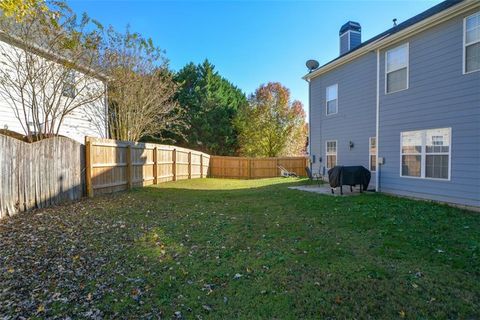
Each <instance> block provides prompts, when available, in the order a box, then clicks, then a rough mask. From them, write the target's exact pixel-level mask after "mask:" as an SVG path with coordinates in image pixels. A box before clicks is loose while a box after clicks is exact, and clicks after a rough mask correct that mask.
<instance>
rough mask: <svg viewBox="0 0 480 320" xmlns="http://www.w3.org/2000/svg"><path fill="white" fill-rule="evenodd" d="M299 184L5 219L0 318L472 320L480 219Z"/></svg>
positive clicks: (231, 186)
mask: <svg viewBox="0 0 480 320" xmlns="http://www.w3.org/2000/svg"><path fill="white" fill-rule="evenodd" d="M301 183H305V180H296V179H265V180H250V181H239V180H219V179H202V180H200V179H199V180H189V181H179V182H175V183H166V184H161V185H158V186H155V187H147V188H143V189H137V190H134V191H132V192H125V193H120V194H116V195H110V196H104V197H99V198H96V199H86V200H83V201H80V202H78V203H74V204H70V205H66V206H59V207H56V208H50V209H45V210H39V211H36V212H35V213H27V214H19V215H17V216H16V217H14V218H10V219H6V220H3V221H1V222H0V315H3V316H5V317H6V318H7V319H8V317H9V316H13V317H15V316H20V315H21V316H25V317H33V318H46V317H54V316H59V315H62V316H70V317H72V318H77V317H84V318H128V319H132V318H146V319H149V318H152V319H157V318H163V319H165V318H166V319H170V318H186V319H197V318H198V319H265V318H266V319H325V318H330V319H332V318H335V319H344V318H357V319H358V318H361V319H365V318H374V319H378V318H384V319H395V318H407V319H478V318H480V214H479V213H474V212H469V211H464V210H459V209H455V208H451V207H447V206H443V205H437V204H432V203H427V202H420V201H412V200H407V199H398V198H394V197H389V196H385V195H378V194H363V195H360V196H355V197H330V196H324V195H318V194H313V193H307V192H301V191H296V190H289V189H288V188H287V187H288V186H290V185H295V184H301ZM0 318H1V317H0Z"/></svg>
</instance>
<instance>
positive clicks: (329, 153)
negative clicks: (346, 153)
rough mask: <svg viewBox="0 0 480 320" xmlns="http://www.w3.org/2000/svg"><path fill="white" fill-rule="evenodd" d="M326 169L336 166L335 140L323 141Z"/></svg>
mask: <svg viewBox="0 0 480 320" xmlns="http://www.w3.org/2000/svg"><path fill="white" fill-rule="evenodd" d="M325 147H326V157H327V169H330V168H333V167H335V166H336V165H337V140H328V141H325Z"/></svg>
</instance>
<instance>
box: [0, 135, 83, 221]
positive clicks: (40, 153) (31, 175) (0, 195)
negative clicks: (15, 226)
mask: <svg viewBox="0 0 480 320" xmlns="http://www.w3.org/2000/svg"><path fill="white" fill-rule="evenodd" d="M83 165H84V146H83V145H82V144H80V143H78V142H76V141H74V140H71V139H68V138H64V137H54V138H49V139H45V140H41V141H38V142H34V143H25V142H23V141H20V140H17V139H14V138H11V137H8V136H5V135H2V134H0V218H3V217H5V216H11V215H13V214H15V213H17V212H20V211H27V210H30V209H34V208H43V207H47V206H50V205H53V204H59V203H61V202H64V201H66V200H76V199H80V198H81V197H82V195H83V190H84V186H83V174H82V170H83V168H84V166H83Z"/></svg>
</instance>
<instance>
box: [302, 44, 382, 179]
mask: <svg viewBox="0 0 480 320" xmlns="http://www.w3.org/2000/svg"><path fill="white" fill-rule="evenodd" d="M376 59H377V58H376V54H375V52H371V53H368V54H366V55H364V56H362V57H360V58H358V59H356V60H354V61H352V62H350V63H348V64H345V65H342V66H340V67H338V68H336V69H334V70H332V71H330V72H328V73H326V74H323V75H321V76H319V77H316V78H313V79H312V80H311V83H310V85H311V101H310V103H311V109H310V113H311V115H310V116H311V118H310V119H311V126H310V129H311V142H310V143H311V153H312V155H315V158H316V161H315V163H314V164H313V171H314V172H319V170H320V172H322V171H323V167H325V166H326V155H325V153H326V149H325V141H327V140H337V164H338V165H362V166H364V167H365V168H369V138H370V137H374V136H375V132H376V130H375V115H376V65H377V60H376ZM336 83H338V110H337V111H338V113H337V114H333V115H328V116H327V115H326V88H327V87H328V86H330V85H333V84H336ZM350 141H352V142H353V143H354V147H353V148H352V149H350V148H349V143H350ZM320 157H321V158H322V162H319V158H320ZM374 184H375V174H372V179H371V183H370V187H372V186H373V185H374Z"/></svg>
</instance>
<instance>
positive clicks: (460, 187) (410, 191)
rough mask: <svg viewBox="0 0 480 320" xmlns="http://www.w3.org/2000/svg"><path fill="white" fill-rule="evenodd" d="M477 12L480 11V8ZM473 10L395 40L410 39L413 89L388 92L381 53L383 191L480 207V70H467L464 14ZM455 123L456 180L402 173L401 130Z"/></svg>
mask: <svg viewBox="0 0 480 320" xmlns="http://www.w3.org/2000/svg"><path fill="white" fill-rule="evenodd" d="M476 11H478V10H476ZM472 13H474V11H472V12H470V13H468V14H464V15H462V16H458V17H454V18H452V19H450V20H448V21H446V22H444V23H442V24H440V25H438V26H435V27H433V28H430V29H428V30H426V31H423V32H421V33H419V34H416V35H415V36H413V37H411V38H409V39H407V40H405V41H401V42H398V43H396V44H395V45H392V46H390V47H389V48H392V47H395V46H397V45H401V44H403V43H406V42H408V43H409V88H408V89H407V90H404V91H399V92H395V93H391V94H385V51H386V50H388V49H389V48H385V50H381V54H380V127H379V136H380V139H379V143H380V145H379V150H380V151H379V156H380V157H384V158H385V164H384V165H383V166H381V178H380V188H381V191H384V192H389V193H394V194H399V195H406V196H413V197H419V198H426V199H433V200H441V201H448V202H452V203H457V204H463V205H473V206H480V71H477V72H473V73H470V74H463V19H464V18H465V17H466V16H468V15H470V14H472ZM434 128H451V135H452V146H451V179H450V181H446V180H443V181H442V180H428V179H419V178H410V177H401V176H400V133H401V132H402V131H412V130H424V129H434Z"/></svg>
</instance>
